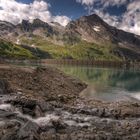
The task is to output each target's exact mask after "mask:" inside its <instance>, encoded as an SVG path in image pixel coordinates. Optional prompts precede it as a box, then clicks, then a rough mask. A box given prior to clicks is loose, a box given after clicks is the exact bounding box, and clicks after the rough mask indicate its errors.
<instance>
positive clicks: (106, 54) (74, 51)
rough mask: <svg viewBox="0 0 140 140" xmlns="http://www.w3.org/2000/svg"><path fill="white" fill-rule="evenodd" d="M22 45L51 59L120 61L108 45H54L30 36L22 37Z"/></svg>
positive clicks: (84, 43)
mask: <svg viewBox="0 0 140 140" xmlns="http://www.w3.org/2000/svg"><path fill="white" fill-rule="evenodd" d="M20 40H21V42H22V44H25V45H30V46H31V45H34V46H36V47H38V48H39V49H41V50H43V51H45V52H48V53H49V54H50V55H51V56H52V58H69V59H94V60H118V61H119V60H121V59H120V58H119V57H117V56H115V55H114V54H113V53H112V49H113V47H112V46H110V45H107V46H100V45H97V44H95V43H87V42H86V41H79V42H77V43H75V44H74V45H64V46H62V45H55V44H53V43H51V42H50V41H47V40H45V39H43V38H41V37H39V36H32V37H31V38H30V39H29V38H27V37H22V38H21V39H20Z"/></svg>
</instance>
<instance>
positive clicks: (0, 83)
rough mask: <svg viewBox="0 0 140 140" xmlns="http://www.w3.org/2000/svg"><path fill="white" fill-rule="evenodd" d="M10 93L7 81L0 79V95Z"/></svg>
mask: <svg viewBox="0 0 140 140" xmlns="http://www.w3.org/2000/svg"><path fill="white" fill-rule="evenodd" d="M7 93H9V84H8V82H7V81H6V80H4V79H0V95H1V94H7Z"/></svg>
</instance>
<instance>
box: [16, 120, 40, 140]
mask: <svg viewBox="0 0 140 140" xmlns="http://www.w3.org/2000/svg"><path fill="white" fill-rule="evenodd" d="M17 137H18V138H19V139H27V140H28V139H29V140H40V139H39V126H38V125H37V124H36V123H34V122H31V121H28V122H27V123H26V124H25V125H24V126H22V127H21V128H20V130H19V132H18V133H17Z"/></svg>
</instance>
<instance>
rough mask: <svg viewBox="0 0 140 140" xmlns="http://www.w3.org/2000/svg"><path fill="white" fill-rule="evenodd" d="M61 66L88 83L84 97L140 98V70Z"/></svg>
mask: <svg viewBox="0 0 140 140" xmlns="http://www.w3.org/2000/svg"><path fill="white" fill-rule="evenodd" d="M57 67H58V66H57ZM59 68H60V69H61V70H62V71H64V72H65V73H66V74H69V75H72V76H74V77H77V78H79V79H81V80H82V81H84V82H86V83H87V84H88V87H87V89H85V90H84V91H82V92H81V94H80V95H81V96H82V97H85V98H94V99H99V100H104V101H120V100H131V99H132V100H140V71H135V70H123V69H122V70H120V69H113V68H94V67H84V66H68V65H66V66H65V65H61V66H59Z"/></svg>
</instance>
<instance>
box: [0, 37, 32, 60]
mask: <svg viewBox="0 0 140 140" xmlns="http://www.w3.org/2000/svg"><path fill="white" fill-rule="evenodd" d="M0 57H6V58H29V59H30V58H34V56H33V55H32V53H31V52H30V51H28V50H27V49H24V48H22V47H20V46H18V45H15V44H13V43H11V42H8V41H5V40H3V39H0Z"/></svg>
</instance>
